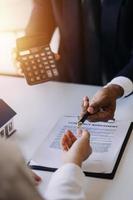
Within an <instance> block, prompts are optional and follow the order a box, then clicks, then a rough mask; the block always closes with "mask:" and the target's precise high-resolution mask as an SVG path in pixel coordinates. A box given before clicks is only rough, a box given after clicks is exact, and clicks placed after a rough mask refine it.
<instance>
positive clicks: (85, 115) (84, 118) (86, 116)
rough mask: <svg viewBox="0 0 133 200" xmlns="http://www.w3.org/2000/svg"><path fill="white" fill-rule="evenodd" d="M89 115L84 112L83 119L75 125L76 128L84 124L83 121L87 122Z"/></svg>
mask: <svg viewBox="0 0 133 200" xmlns="http://www.w3.org/2000/svg"><path fill="white" fill-rule="evenodd" d="M89 115H91V113H89V112H88V111H86V113H85V114H84V115H83V117H82V118H81V119H80V120H79V121H78V123H77V127H78V128H79V127H80V126H82V124H83V123H84V122H85V120H87V118H88V116H89Z"/></svg>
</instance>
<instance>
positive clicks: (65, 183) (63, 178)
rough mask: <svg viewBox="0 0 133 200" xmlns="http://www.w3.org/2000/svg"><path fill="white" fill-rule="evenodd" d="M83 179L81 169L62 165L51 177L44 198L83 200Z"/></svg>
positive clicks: (84, 197)
mask: <svg viewBox="0 0 133 200" xmlns="http://www.w3.org/2000/svg"><path fill="white" fill-rule="evenodd" d="M84 178H85V175H84V173H83V172H82V169H81V168H80V167H79V166H77V165H76V164H73V163H68V164H65V165H63V166H62V167H60V168H59V169H58V170H56V172H55V173H54V174H53V175H52V178H51V180H50V182H49V184H48V187H47V190H46V192H45V198H46V199H58V200H61V199H67V200H73V199H76V200H85V199H86V194H85V191H84V188H83V186H84Z"/></svg>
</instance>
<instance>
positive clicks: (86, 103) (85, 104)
mask: <svg viewBox="0 0 133 200" xmlns="http://www.w3.org/2000/svg"><path fill="white" fill-rule="evenodd" d="M88 106H89V98H88V97H87V96H85V97H84V98H83V100H82V103H81V108H82V112H86V111H87V108H88Z"/></svg>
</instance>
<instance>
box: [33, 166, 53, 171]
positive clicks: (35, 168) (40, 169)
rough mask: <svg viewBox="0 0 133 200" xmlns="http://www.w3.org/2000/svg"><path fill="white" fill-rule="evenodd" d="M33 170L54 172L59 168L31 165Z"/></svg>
mask: <svg viewBox="0 0 133 200" xmlns="http://www.w3.org/2000/svg"><path fill="white" fill-rule="evenodd" d="M29 167H30V168H31V169H32V170H37V171H49V172H54V171H56V169H57V168H49V167H44V166H41V165H29Z"/></svg>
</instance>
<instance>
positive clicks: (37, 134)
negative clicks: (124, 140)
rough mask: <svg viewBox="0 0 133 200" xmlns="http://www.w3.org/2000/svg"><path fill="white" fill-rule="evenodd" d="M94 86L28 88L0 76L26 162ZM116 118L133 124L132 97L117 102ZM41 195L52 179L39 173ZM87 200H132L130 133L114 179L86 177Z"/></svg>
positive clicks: (51, 84) (132, 143) (75, 111)
mask: <svg viewBox="0 0 133 200" xmlns="http://www.w3.org/2000/svg"><path fill="white" fill-rule="evenodd" d="M98 89H99V87H95V86H86V85H76V84H66V83H57V82H47V83H44V84H40V85H36V86H28V85H27V83H26V82H25V80H24V79H22V78H11V77H0V95H1V98H2V99H3V100H5V101H6V102H7V103H8V104H9V105H10V106H11V107H12V108H13V109H14V110H15V111H16V112H17V116H16V117H15V126H16V128H17V133H16V135H14V136H13V138H12V139H16V140H17V142H18V144H19V146H20V148H21V149H22V152H23V154H24V156H25V157H26V159H27V160H29V159H30V158H31V156H32V155H33V153H34V152H35V150H36V148H37V147H38V145H39V144H40V143H41V142H42V140H43V139H44V138H45V137H46V135H47V134H48V132H49V131H50V129H51V127H52V126H53V125H54V124H55V122H56V121H57V120H58V119H59V118H60V117H61V116H63V115H66V114H78V113H79V112H80V104H81V100H82V97H83V96H85V95H88V96H89V97H90V98H91V97H92V96H93V95H94V93H95V92H96V91H97V90H98ZM115 118H119V119H122V120H127V119H129V120H131V121H133V95H132V96H130V97H128V98H125V99H121V100H120V101H119V102H118V105H117V110H116V115H115ZM41 175H42V177H44V183H42V184H41V185H40V187H39V190H40V191H41V192H42V193H43V192H44V190H45V188H46V186H47V183H48V181H49V179H50V177H51V173H49V172H41ZM84 187H85V189H86V192H87V195H88V200H112V199H113V200H118V199H121V200H131V199H132V198H133V134H132V135H131V137H130V140H129V142H128V145H127V147H126V150H125V152H124V155H123V157H122V160H121V162H120V165H119V168H118V170H117V172H116V175H115V178H114V179H113V180H103V179H97V178H90V177H86V182H85V185H84Z"/></svg>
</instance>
